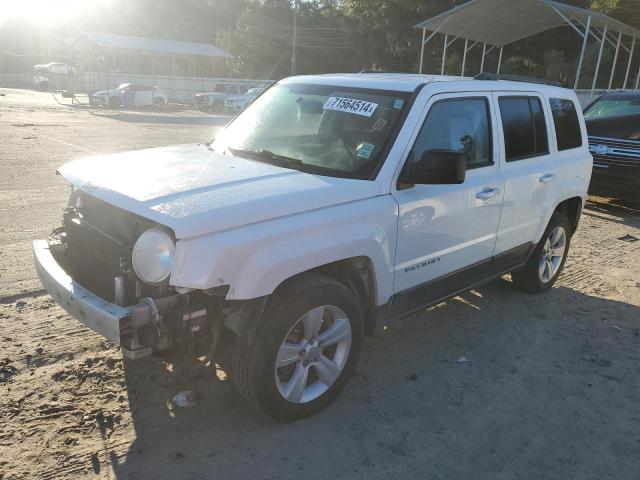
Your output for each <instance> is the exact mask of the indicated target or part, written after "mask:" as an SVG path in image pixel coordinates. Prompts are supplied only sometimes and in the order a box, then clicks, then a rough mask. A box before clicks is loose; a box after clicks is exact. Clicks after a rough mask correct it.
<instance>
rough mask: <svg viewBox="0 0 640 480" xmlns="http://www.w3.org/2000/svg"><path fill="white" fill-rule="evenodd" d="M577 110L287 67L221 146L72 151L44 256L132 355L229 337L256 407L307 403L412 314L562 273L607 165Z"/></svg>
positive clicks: (222, 343) (87, 311)
mask: <svg viewBox="0 0 640 480" xmlns="http://www.w3.org/2000/svg"><path fill="white" fill-rule="evenodd" d="M578 105H579V104H578V100H577V98H576V96H575V94H574V92H573V91H571V90H567V89H563V88H559V87H553V86H549V85H543V84H534V83H524V82H516V81H504V80H500V79H493V80H473V79H463V78H455V77H444V76H426V75H399V74H344V75H322V76H306V77H293V78H288V79H285V80H282V81H280V82H278V83H277V84H276V85H274V86H273V87H271V88H269V89H268V90H267V91H266V92H265V93H264V94H263V95H261V96H260V97H259V98H258V99H257V100H256V101H255V102H254V103H252V104H251V105H250V106H249V108H248V109H246V110H245V111H244V112H242V113H241V114H240V115H239V116H238V117H236V118H235V119H234V120H233V121H232V122H231V123H230V124H229V125H228V126H227V127H225V128H224V129H223V130H222V131H221V132H220V133H219V135H218V136H217V138H216V139H215V140H214V141H213V142H212V143H210V144H206V145H183V146H174V147H169V148H157V149H150V150H143V151H137V152H130V153H123V154H115V155H108V156H102V157H95V158H87V159H82V160H78V161H75V162H71V163H68V164H66V165H64V166H62V167H61V168H60V169H59V173H60V174H61V175H62V176H63V177H64V178H65V179H66V180H67V181H68V182H69V183H71V185H72V186H73V188H72V194H71V198H70V201H69V204H68V207H67V208H66V209H65V211H64V215H63V225H62V227H61V228H59V229H57V230H55V231H54V232H53V233H52V234H51V236H50V238H49V239H48V240H37V241H35V242H34V244H33V246H34V254H35V262H36V268H37V271H38V274H39V277H40V279H41V281H42V283H43V285H44V286H45V287H46V289H47V290H48V292H49V293H50V294H51V296H52V297H53V298H54V299H55V300H56V301H57V302H59V303H60V305H61V306H62V307H63V308H64V309H66V310H67V311H68V312H69V313H70V314H72V315H74V316H75V317H76V318H77V319H78V320H80V321H81V322H82V323H84V324H85V325H87V326H88V327H90V328H92V329H93V330H95V331H96V332H98V333H100V334H102V335H104V336H105V337H106V338H108V339H109V340H111V341H113V342H115V343H117V344H119V345H120V346H121V348H122V350H123V352H124V354H125V355H126V356H127V357H129V358H140V357H143V356H147V355H150V354H155V353H163V352H164V353H165V354H166V353H171V352H175V351H182V352H184V351H186V350H185V348H186V347H185V346H188V349H187V350H189V351H192V352H193V355H194V356H198V355H199V356H205V355H208V356H209V358H211V357H212V356H214V357H215V356H216V355H217V354H218V353H219V352H220V351H223V350H225V349H226V351H227V352H230V354H231V355H230V357H231V360H230V362H229V364H230V367H229V373H230V377H231V378H232V379H233V381H234V382H235V385H236V386H237V388H238V390H239V392H241V394H242V395H243V396H244V397H246V398H247V399H248V400H249V401H250V402H251V403H252V404H253V405H254V406H255V407H257V408H258V409H260V410H261V411H263V412H264V413H266V414H268V415H270V416H272V417H273V418H276V419H278V420H292V419H296V418H300V417H303V416H307V415H310V414H313V413H315V412H317V411H319V410H320V409H322V408H323V407H324V406H326V405H327V404H328V403H329V402H331V400H332V399H334V398H335V397H336V395H337V394H338V393H339V391H340V390H341V389H342V388H343V387H344V385H345V383H346V382H347V379H348V378H349V376H350V375H351V373H352V372H353V370H354V367H355V364H356V361H357V359H358V356H359V354H360V349H361V347H362V343H363V337H364V336H365V335H373V334H376V333H378V332H381V331H382V330H383V329H384V327H385V325H386V324H388V323H389V322H391V321H393V320H394V319H397V318H398V317H401V316H403V315H405V314H407V313H410V312H414V311H416V310H419V309H422V308H424V307H425V306H428V305H431V304H434V303H437V302H440V301H442V300H445V299H447V298H449V297H452V296H455V295H456V294H458V293H460V292H462V291H464V290H467V289H469V288H472V287H474V286H476V285H478V284H480V283H481V282H484V281H486V280H489V279H492V278H494V277H498V276H501V275H503V274H507V273H510V274H511V278H512V279H513V283H514V284H515V285H516V286H518V287H520V288H521V289H523V290H524V291H526V292H531V293H540V292H544V291H546V290H548V289H549V288H551V286H552V285H553V284H554V282H555V281H556V279H557V278H558V275H559V274H560V272H561V271H562V268H563V266H564V262H565V259H566V258H567V253H568V251H569V243H570V241H571V237H572V235H573V233H574V232H575V230H576V227H577V225H578V220H579V218H580V214H581V211H582V208H583V205H584V201H585V198H586V195H587V187H588V185H589V180H590V177H591V169H592V157H591V155H590V153H589V146H588V142H587V140H586V138H587V135H586V130H585V123H584V119H583V117H582V114H581V112H580V109H579V108H578Z"/></svg>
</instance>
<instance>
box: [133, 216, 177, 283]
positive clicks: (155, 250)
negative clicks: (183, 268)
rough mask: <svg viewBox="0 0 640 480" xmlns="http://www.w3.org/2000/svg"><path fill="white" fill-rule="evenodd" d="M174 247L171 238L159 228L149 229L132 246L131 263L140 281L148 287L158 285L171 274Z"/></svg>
mask: <svg viewBox="0 0 640 480" xmlns="http://www.w3.org/2000/svg"><path fill="white" fill-rule="evenodd" d="M175 250H176V245H175V243H174V242H173V238H171V237H170V236H169V234H168V233H167V232H165V231H164V230H162V229H161V228H157V227H154V228H150V229H149V230H147V231H146V232H144V233H143V234H142V235H140V237H138V240H137V241H136V244H135V245H134V246H133V253H132V254H131V263H132V264H133V270H134V272H136V275H137V276H138V278H140V280H142V281H143V282H144V283H147V284H149V285H159V284H161V283H162V282H164V281H165V280H166V279H167V278H169V275H170V274H171V264H172V262H173V255H174V253H175Z"/></svg>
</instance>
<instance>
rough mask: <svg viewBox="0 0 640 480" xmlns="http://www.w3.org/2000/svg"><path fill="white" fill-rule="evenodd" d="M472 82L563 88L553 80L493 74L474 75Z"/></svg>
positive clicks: (560, 83)
mask: <svg viewBox="0 0 640 480" xmlns="http://www.w3.org/2000/svg"><path fill="white" fill-rule="evenodd" d="M473 79H474V80H492V81H497V80H509V81H510V82H527V83H539V84H542V85H550V86H552V87H562V88H565V86H564V85H563V84H562V82H556V81H554V80H544V79H542V78H534V77H523V76H520V75H499V74H495V73H485V72H482V73H479V74H478V75H476V76H475V77H473Z"/></svg>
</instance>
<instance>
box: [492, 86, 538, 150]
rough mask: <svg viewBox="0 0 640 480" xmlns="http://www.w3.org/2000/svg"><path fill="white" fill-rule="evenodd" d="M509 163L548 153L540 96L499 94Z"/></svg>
mask: <svg viewBox="0 0 640 480" xmlns="http://www.w3.org/2000/svg"><path fill="white" fill-rule="evenodd" d="M499 103H500V114H501V116H502V129H503V130H504V143H505V145H504V147H505V152H506V155H507V162H513V161H515V160H523V159H525V158H531V157H536V156H539V155H546V154H548V153H549V140H548V138H547V127H546V123H545V119H544V112H543V111H542V103H541V102H540V99H539V98H537V97H500V99H499Z"/></svg>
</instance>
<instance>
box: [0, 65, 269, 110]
mask: <svg viewBox="0 0 640 480" xmlns="http://www.w3.org/2000/svg"><path fill="white" fill-rule="evenodd" d="M49 78H50V80H51V83H52V88H54V89H69V90H73V91H74V92H78V93H90V92H95V91H96V90H106V89H110V88H115V87H117V86H118V85H120V84H121V83H139V84H142V85H157V86H158V87H160V88H162V89H163V90H165V91H166V92H167V95H168V96H169V98H170V99H171V100H172V101H174V102H186V103H191V102H193V97H194V96H195V95H196V94H197V93H201V92H210V91H211V90H213V88H214V87H215V86H216V84H218V83H230V82H233V83H240V84H245V85H247V86H256V87H258V86H266V85H269V84H271V83H273V81H272V80H247V79H235V78H207V77H177V76H175V77H173V76H168V75H134V74H131V75H130V74H127V73H100V72H82V73H78V74H76V75H73V76H71V77H69V78H67V77H66V75H64V76H63V75H50V76H49ZM0 87H5V88H31V87H32V75H31V74H30V73H18V74H0Z"/></svg>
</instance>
